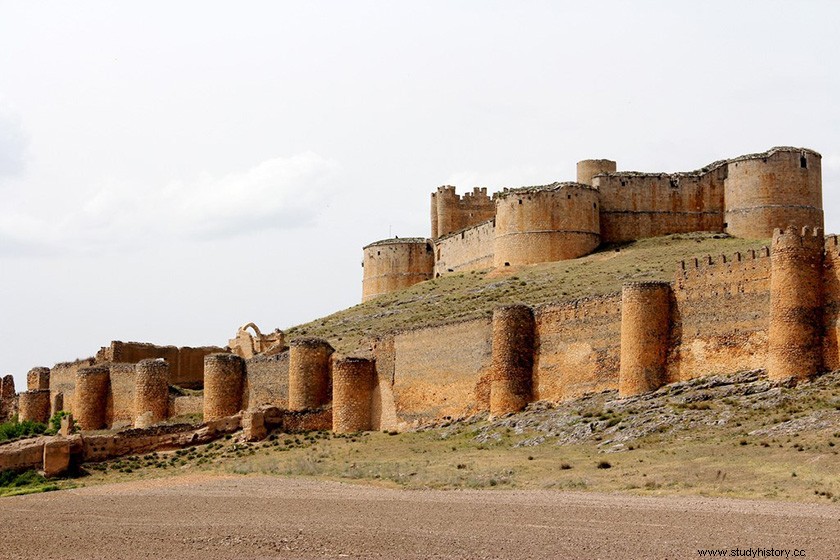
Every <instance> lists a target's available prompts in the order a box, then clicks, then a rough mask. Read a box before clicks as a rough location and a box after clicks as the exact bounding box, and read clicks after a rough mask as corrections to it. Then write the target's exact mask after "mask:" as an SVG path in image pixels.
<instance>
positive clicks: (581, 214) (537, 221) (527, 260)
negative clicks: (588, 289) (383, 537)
mask: <svg viewBox="0 0 840 560" xmlns="http://www.w3.org/2000/svg"><path fill="white" fill-rule="evenodd" d="M599 206H600V204H599V195H598V191H597V190H596V189H594V188H592V187H590V186H588V185H581V184H578V183H557V184H554V185H547V186H545V187H526V188H522V189H512V190H507V191H504V192H502V193H498V195H497V205H496V234H495V239H494V247H493V262H494V266H496V267H497V268H498V267H502V266H516V265H523V264H534V263H541V262H554V261H562V260H566V259H574V258H577V257H581V256H583V255H587V254H589V253H591V252H592V251H593V250H594V249H595V248H596V247H597V246H598V245H599V244H600V239H601V238H600V231H601V228H600V225H599V223H600V222H599V220H600V217H599V210H598V209H599Z"/></svg>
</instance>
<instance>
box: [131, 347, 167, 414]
mask: <svg viewBox="0 0 840 560" xmlns="http://www.w3.org/2000/svg"><path fill="white" fill-rule="evenodd" d="M169 378H170V375H169V364H168V363H167V362H166V360H163V359H161V358H158V359H155V360H140V361H139V362H138V363H137V365H135V366H134V418H135V423H136V422H137V419H138V418H139V417H140V416H143V415H145V414H146V413H149V412H150V413H151V417H150V418H146V419H144V421H143V423H144V424H145V423H151V424H155V423H157V422H160V421H162V420H166V418H168V416H169ZM138 427H141V426H138Z"/></svg>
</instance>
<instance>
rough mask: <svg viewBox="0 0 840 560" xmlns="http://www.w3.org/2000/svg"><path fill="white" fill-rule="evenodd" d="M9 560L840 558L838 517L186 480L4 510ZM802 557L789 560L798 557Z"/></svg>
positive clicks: (54, 496) (1, 522)
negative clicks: (771, 553)
mask: <svg viewBox="0 0 840 560" xmlns="http://www.w3.org/2000/svg"><path fill="white" fill-rule="evenodd" d="M0 527H2V531H0V557H2V558H4V559H23V558H27V559H28V558H33V559H39V560H44V559H49V558H72V559H82V558H91V559H92V558H97V559H98V558H102V559H109V560H116V559H135V558H154V559H158V560H160V559H167V558H178V559H186V560H189V559H198V558H200V559H202V560H207V559H211V558H213V559H215V558H220V559H228V558H231V559H232V558H249V559H251V558H253V559H258V558H325V557H326V558H341V557H350V558H622V559H623V558H698V557H699V554H698V552H697V549H700V548H716V549H723V548H728V549H733V548H735V547H739V548H741V549H746V548H771V547H772V548H775V549H786V550H791V551H792V550H793V549H799V550H802V551H804V552H805V554H806V556H805V557H806V558H812V559H814V558H837V557H838V550H840V531H838V529H840V507H837V506H834V505H815V504H795V503H785V502H770V501H744V500H730V499H719V498H715V499H710V498H697V497H668V498H648V497H635V496H627V495H618V494H615V495H614V494H597V493H582V492H581V493H577V492H557V491H546V490H538V491H480V490H477V491H473V490H467V491H440V490H411V491H407V490H392V489H384V488H378V487H370V486H356V485H350V484H342V483H335V482H318V481H309V480H300V479H287V478H280V477H265V476H211V475H198V476H195V475H193V476H181V477H168V478H162V479H156V480H147V481H140V482H128V483H121V484H111V485H103V486H95V487H88V488H80V489H72V490H67V491H61V492H51V493H46V494H34V495H28V496H19V497H11V498H4V499H2V500H1V501H0ZM791 556H792V553H791ZM782 557H784V556H782Z"/></svg>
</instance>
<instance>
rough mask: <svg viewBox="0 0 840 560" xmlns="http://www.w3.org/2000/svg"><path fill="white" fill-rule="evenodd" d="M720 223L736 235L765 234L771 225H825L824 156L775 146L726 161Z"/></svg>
mask: <svg viewBox="0 0 840 560" xmlns="http://www.w3.org/2000/svg"><path fill="white" fill-rule="evenodd" d="M723 200H724V209H725V213H724V227H725V230H726V233H728V234H730V235H733V236H735V237H744V238H748V239H764V238H769V237H771V236H772V235H773V230H774V229H775V228H785V227H788V226H791V225H792V226H793V227H795V228H796V229H801V228H802V227H805V226H808V227H812V228H814V227H818V228H822V226H823V208H822V156H820V154H818V153H817V152H814V151H812V150H807V149H804V148H773V149H771V150H769V151H767V152H764V153H761V154H753V155H748V156H743V157H740V158H736V159H733V160H731V161H730V162H729V163H728V165H727V176H726V179H725V181H724V194H723Z"/></svg>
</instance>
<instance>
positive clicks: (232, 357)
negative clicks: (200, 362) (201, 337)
mask: <svg viewBox="0 0 840 560" xmlns="http://www.w3.org/2000/svg"><path fill="white" fill-rule="evenodd" d="M244 377H245V362H244V361H243V360H242V358H240V357H239V356H237V355H236V354H226V353H218V354H208V355H206V356H204V421H205V422H207V421H209V420H218V419H219V418H224V417H226V416H233V415H234V414H236V413H237V412H239V411H240V410H241V409H242V385H243V380H244Z"/></svg>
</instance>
